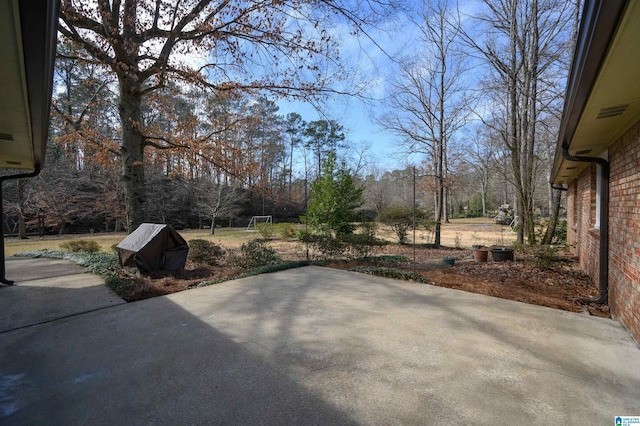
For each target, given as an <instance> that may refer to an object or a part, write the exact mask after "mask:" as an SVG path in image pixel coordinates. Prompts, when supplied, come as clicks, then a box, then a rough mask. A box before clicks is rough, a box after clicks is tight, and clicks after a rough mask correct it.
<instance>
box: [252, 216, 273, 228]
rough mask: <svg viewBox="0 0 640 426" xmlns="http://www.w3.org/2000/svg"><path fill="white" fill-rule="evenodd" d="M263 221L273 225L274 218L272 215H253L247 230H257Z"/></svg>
mask: <svg viewBox="0 0 640 426" xmlns="http://www.w3.org/2000/svg"><path fill="white" fill-rule="evenodd" d="M261 223H268V224H270V225H273V219H272V218H271V216H252V217H251V220H250V221H249V225H248V226H247V231H257V230H258V225H259V224H261Z"/></svg>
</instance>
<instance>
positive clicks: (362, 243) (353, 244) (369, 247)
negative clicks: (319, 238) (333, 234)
mask: <svg viewBox="0 0 640 426" xmlns="http://www.w3.org/2000/svg"><path fill="white" fill-rule="evenodd" d="M340 241H341V242H342V243H343V244H344V245H345V251H346V254H347V256H349V257H351V258H362V257H369V256H371V254H372V253H374V252H375V251H376V250H377V249H378V248H379V247H380V246H383V245H385V244H386V242H385V241H382V240H379V239H378V238H376V237H375V235H368V234H350V235H344V236H342V237H340Z"/></svg>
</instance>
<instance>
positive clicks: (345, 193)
mask: <svg viewBox="0 0 640 426" xmlns="http://www.w3.org/2000/svg"><path fill="white" fill-rule="evenodd" d="M363 190H364V189H363V188H361V187H360V186H359V185H357V184H356V182H355V180H354V177H353V175H352V174H351V170H350V169H348V168H347V166H346V164H345V163H344V161H343V162H341V163H340V164H339V165H338V164H337V159H336V154H335V153H333V152H331V153H329V155H328V156H327V158H326V159H325V160H324V161H323V162H322V174H321V176H320V178H319V179H318V180H316V181H315V182H313V183H312V184H311V194H310V195H311V200H310V202H309V208H308V209H307V214H306V216H305V218H304V219H305V220H307V223H309V224H310V225H312V226H314V227H316V228H318V229H320V230H321V231H323V232H324V233H326V234H327V235H330V234H331V233H332V232H335V234H336V236H342V235H347V234H350V233H352V232H353V230H354V229H355V226H354V224H353V222H354V221H355V220H356V219H357V214H356V209H357V208H359V207H361V206H362V204H363V203H364V201H363V199H362V192H363Z"/></svg>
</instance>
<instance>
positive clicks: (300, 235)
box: [295, 229, 313, 243]
mask: <svg viewBox="0 0 640 426" xmlns="http://www.w3.org/2000/svg"><path fill="white" fill-rule="evenodd" d="M295 235H296V238H297V239H299V240H300V241H302V242H303V243H310V242H312V240H313V234H312V233H311V231H308V230H306V229H298V230H297V231H296V234H295Z"/></svg>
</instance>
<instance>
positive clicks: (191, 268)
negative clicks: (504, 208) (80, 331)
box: [123, 241, 609, 317]
mask: <svg viewBox="0 0 640 426" xmlns="http://www.w3.org/2000/svg"><path fill="white" fill-rule="evenodd" d="M271 245H272V247H274V248H275V249H276V250H277V251H278V253H279V255H280V256H281V257H282V258H283V260H290V261H295V260H301V259H304V258H306V247H305V246H304V245H303V244H301V243H299V242H294V241H290V242H287V241H274V242H273V244H271ZM313 255H314V253H312V257H311V259H312V260H316V259H314V257H313ZM414 256H415V273H416V274H418V275H420V276H422V277H424V278H425V281H427V282H428V283H430V284H432V285H436V286H439V287H446V288H452V289H457V290H463V291H469V292H473V293H479V294H485V295H488V296H493V297H500V298H503V299H510V300H515V301H519V302H524V303H529V304H534V305H541V306H547V307H550V308H555V309H563V310H567V311H571V312H589V313H590V314H592V315H598V316H605V317H606V316H609V310H608V306H606V305H595V304H590V303H589V302H585V301H584V300H583V298H593V297H596V296H597V293H598V291H597V288H596V286H595V285H594V283H593V281H592V280H591V279H590V278H589V277H588V276H587V275H586V274H585V273H584V272H582V271H581V270H580V269H579V267H578V265H577V264H576V263H572V262H569V261H566V262H557V263H555V264H553V265H552V267H547V268H542V267H540V266H539V265H538V264H537V263H536V258H535V254H534V253H533V252H529V253H516V260H515V261H506V262H496V261H493V260H491V256H489V261H488V262H485V263H480V262H475V261H474V260H473V254H472V251H471V250H466V249H453V248H442V249H432V248H426V247H424V246H416V247H415V249H414V247H413V246H399V245H388V246H384V247H383V248H382V249H381V250H380V251H379V252H377V253H376V256H374V257H372V258H370V259H364V260H363V259H360V260H341V261H323V262H320V264H322V265H323V266H327V267H332V268H339V269H345V270H352V269H354V268H363V267H364V268H367V267H383V268H390V269H395V270H399V271H402V272H410V273H411V274H412V273H413V271H414V265H413V259H414ZM445 257H449V258H454V259H455V264H454V266H452V267H451V266H446V265H445V264H444V262H443V258H445ZM567 257H568V255H567ZM221 265H222V266H202V265H195V264H191V263H188V264H187V267H186V269H185V270H184V271H181V272H177V273H172V274H164V275H153V276H135V277H132V276H131V275H129V276H127V278H129V280H128V281H129V282H130V285H129V286H128V288H127V291H126V294H125V295H124V296H123V297H124V298H125V300H127V301H134V300H141V299H146V298H149V297H155V296H161V295H166V294H171V293H175V292H179V291H183V290H186V289H188V288H192V287H195V286H197V285H199V284H201V283H203V282H209V281H217V280H223V279H231V278H234V277H237V276H239V275H241V274H243V273H246V272H248V270H245V269H242V268H239V267H232V266H226V265H228V263H225V262H221ZM404 275H406V274H404Z"/></svg>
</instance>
